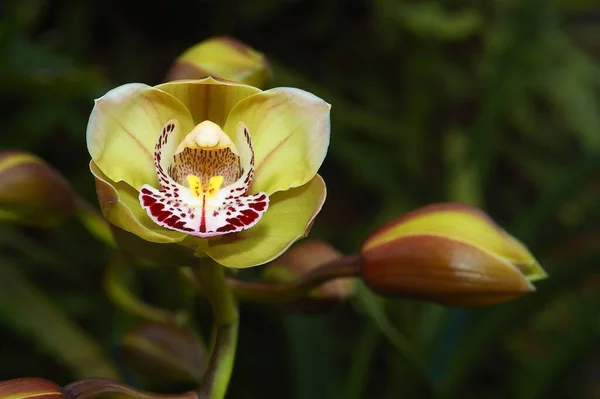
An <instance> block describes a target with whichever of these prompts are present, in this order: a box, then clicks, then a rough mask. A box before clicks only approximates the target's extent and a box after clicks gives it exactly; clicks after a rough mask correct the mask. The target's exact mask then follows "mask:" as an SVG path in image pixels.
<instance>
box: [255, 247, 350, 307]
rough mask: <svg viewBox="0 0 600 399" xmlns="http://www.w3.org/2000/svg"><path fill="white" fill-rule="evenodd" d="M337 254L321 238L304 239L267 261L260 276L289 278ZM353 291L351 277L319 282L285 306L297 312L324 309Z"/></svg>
mask: <svg viewBox="0 0 600 399" xmlns="http://www.w3.org/2000/svg"><path fill="white" fill-rule="evenodd" d="M341 257H342V254H341V253H340V252H339V251H338V250H337V249H335V248H334V247H332V246H331V245H329V244H328V243H326V242H324V241H318V240H306V241H303V242H302V243H300V244H298V245H295V246H293V247H292V248H291V249H289V250H288V251H287V252H285V253H284V254H283V255H281V256H280V257H279V258H277V259H275V260H274V261H273V262H271V263H270V264H268V265H267V266H266V267H265V269H264V271H263V274H262V278H263V279H264V280H266V281H273V282H286V281H292V280H295V279H298V278H299V277H302V276H303V275H306V274H307V273H309V272H311V271H313V270H315V269H317V268H318V267H319V266H321V265H324V264H326V263H329V262H332V261H334V260H336V259H339V258H341ZM353 293H354V279H353V278H338V279H335V280H330V281H328V282H326V283H324V284H322V285H321V286H319V287H317V288H315V289H314V290H313V292H311V294H310V296H309V297H308V298H306V299H302V300H299V301H297V302H294V303H292V304H289V306H285V308H286V309H287V310H293V311H301V312H318V311H320V310H328V309H330V308H331V306H332V305H335V304H336V303H338V302H341V301H343V300H345V299H347V298H348V297H350V296H351V295H352V294H353Z"/></svg>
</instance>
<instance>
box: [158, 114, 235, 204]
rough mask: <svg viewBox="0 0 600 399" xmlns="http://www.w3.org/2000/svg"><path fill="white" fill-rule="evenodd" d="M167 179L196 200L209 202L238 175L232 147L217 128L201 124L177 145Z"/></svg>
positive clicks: (208, 122)
mask: <svg viewBox="0 0 600 399" xmlns="http://www.w3.org/2000/svg"><path fill="white" fill-rule="evenodd" d="M168 173H169V176H171V177H172V178H173V180H175V181H176V182H177V183H179V184H181V185H182V186H185V187H188V188H189V189H190V191H191V192H192V193H193V194H194V195H195V196H196V197H197V198H199V199H202V198H203V197H204V198H206V199H210V198H213V197H214V196H215V195H216V194H217V193H218V191H219V190H220V189H221V187H226V186H229V185H230V184H232V183H234V182H235V181H237V180H238V179H239V178H240V176H241V175H242V167H241V163H240V157H239V155H238V151H237V148H236V146H235V144H234V143H233V142H232V141H231V139H230V138H229V136H227V135H226V134H225V132H223V130H222V129H221V128H220V127H219V125H217V124H215V123H213V122H211V121H204V122H202V123H200V124H199V125H197V126H196V127H195V128H194V129H193V130H192V131H191V132H190V133H189V134H188V135H187V136H186V137H185V138H184V139H183V141H182V142H181V143H180V144H179V147H178V148H177V150H176V151H175V155H174V156H173V161H172V163H171V166H170V167H169V169H168Z"/></svg>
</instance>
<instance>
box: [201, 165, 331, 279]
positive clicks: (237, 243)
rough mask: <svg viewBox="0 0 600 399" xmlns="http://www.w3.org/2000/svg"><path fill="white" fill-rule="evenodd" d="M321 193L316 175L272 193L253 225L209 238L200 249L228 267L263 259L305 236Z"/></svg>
mask: <svg viewBox="0 0 600 399" xmlns="http://www.w3.org/2000/svg"><path fill="white" fill-rule="evenodd" d="M325 197H326V187H325V182H324V181H323V179H322V178H321V176H319V175H316V176H315V177H314V178H313V179H312V180H311V181H310V182H308V183H307V184H305V185H303V186H301V187H297V188H293V189H290V190H288V191H283V192H280V193H276V194H273V195H272V196H271V198H270V200H271V203H270V205H269V209H268V210H267V212H266V213H265V214H264V215H263V217H262V219H261V220H260V222H258V224H257V225H256V226H254V227H251V228H250V229H248V230H245V231H242V232H240V233H236V234H231V235H225V236H222V237H218V238H214V239H210V240H208V247H207V248H205V249H204V251H205V252H206V253H207V254H208V256H210V257H211V258H213V259H214V260H215V261H216V262H218V263H220V264H222V265H224V266H227V267H231V268H246V267H252V266H257V265H261V264H263V263H267V262H269V261H271V260H273V259H275V258H276V257H278V256H279V255H281V254H282V253H283V252H285V251H286V250H287V249H288V248H289V247H290V246H291V245H292V244H293V243H294V242H295V241H296V240H298V239H300V238H302V237H304V236H306V234H307V233H308V231H309V230H310V227H311V225H312V222H313V220H314V218H315V216H316V215H317V213H319V211H320V210H321V207H322V206H323V202H324V201H325Z"/></svg>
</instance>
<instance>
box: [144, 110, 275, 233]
mask: <svg viewBox="0 0 600 399" xmlns="http://www.w3.org/2000/svg"><path fill="white" fill-rule="evenodd" d="M179 129H180V125H179V122H178V121H177V120H170V121H169V122H167V123H166V124H165V125H164V127H163V129H162V132H161V135H160V136H159V138H158V141H157V142H156V145H155V149H154V166H155V169H156V174H157V176H158V180H159V183H160V186H161V188H160V190H157V189H155V188H154V187H152V186H150V185H148V184H144V185H143V186H142V187H141V188H140V195H139V200H140V203H141V205H142V207H143V208H144V209H145V210H146V212H147V213H148V215H149V216H150V218H151V219H152V220H153V221H154V222H155V223H156V224H158V225H160V226H162V227H165V228H168V229H171V230H176V231H181V232H185V233H188V234H190V235H193V236H196V237H201V238H209V237H214V236H218V235H222V234H228V233H235V232H239V231H242V230H245V229H248V228H250V227H252V226H254V225H255V224H256V223H258V221H259V220H260V218H261V217H262V215H263V214H264V212H266V210H267V208H268V205H269V197H268V196H267V194H266V193H264V192H259V193H255V194H249V193H248V190H249V187H250V184H251V183H252V179H253V177H254V150H253V147H252V140H251V137H250V133H249V132H248V128H247V127H246V126H245V125H244V124H243V123H241V122H240V123H239V124H238V126H237V132H236V140H235V142H234V141H232V140H231V139H230V138H229V136H227V135H226V134H225V133H224V132H223V131H222V130H221V128H220V127H219V126H218V125H217V124H215V123H213V122H211V121H204V122H202V123H200V124H198V125H197V126H196V127H195V128H194V129H193V130H192V131H191V132H190V133H188V134H187V135H186V136H185V138H184V139H183V140H181V142H179V143H176V142H175V140H176V137H178V136H180V135H181V132H180V131H179ZM174 138H175V140H174ZM175 146H177V147H176V148H175ZM171 154H173V155H172V157H171V156H170V155H171ZM169 158H170V159H169Z"/></svg>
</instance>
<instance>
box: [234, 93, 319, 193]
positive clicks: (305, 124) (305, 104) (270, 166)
mask: <svg viewBox="0 0 600 399" xmlns="http://www.w3.org/2000/svg"><path fill="white" fill-rule="evenodd" d="M330 109H331V106H330V105H329V104H328V103H326V102H325V101H323V100H322V99H321V98H319V97H317V96H315V95H313V94H311V93H308V92H306V91H303V90H299V89H292V88H276V89H271V90H267V91H264V92H262V93H259V94H255V95H253V96H251V97H248V98H246V99H244V100H242V101H240V102H239V103H238V104H237V105H236V106H235V108H233V110H232V111H231V113H230V114H229V117H228V118H227V122H226V124H225V128H224V130H225V132H226V133H227V134H230V135H231V134H232V132H235V128H236V126H237V124H238V122H240V121H242V122H244V123H245V124H246V126H248V130H249V132H250V135H251V136H252V142H253V145H254V152H255V158H256V161H255V174H254V180H253V183H252V187H251V191H252V192H259V191H263V192H266V193H267V194H269V195H270V194H272V193H275V192H277V191H282V190H287V189H289V188H292V187H299V186H302V185H303V184H305V183H306V182H308V181H310V180H311V179H312V178H313V177H314V176H315V174H316V173H317V171H318V169H319V167H320V166H321V164H322V163H323V160H324V158H325V154H326V153H327V147H328V146H329V132H330V121H329V111H330Z"/></svg>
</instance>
